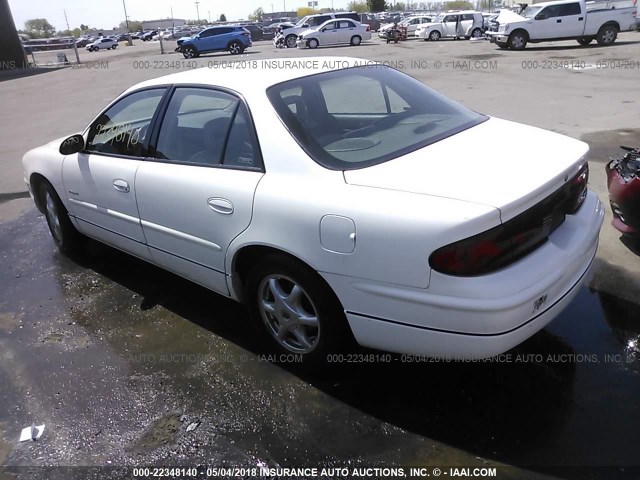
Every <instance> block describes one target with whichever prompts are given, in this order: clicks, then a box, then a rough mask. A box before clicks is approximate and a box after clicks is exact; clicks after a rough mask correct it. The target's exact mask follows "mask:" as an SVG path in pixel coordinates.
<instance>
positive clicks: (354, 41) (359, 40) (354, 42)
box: [350, 35, 362, 47]
mask: <svg viewBox="0 0 640 480" xmlns="http://www.w3.org/2000/svg"><path fill="white" fill-rule="evenodd" d="M350 43H351V45H353V46H354V47H357V46H358V45H360V44H361V43H362V38H361V37H360V36H359V35H354V36H353V37H351V42H350Z"/></svg>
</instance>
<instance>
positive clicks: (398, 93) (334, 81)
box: [267, 65, 487, 170]
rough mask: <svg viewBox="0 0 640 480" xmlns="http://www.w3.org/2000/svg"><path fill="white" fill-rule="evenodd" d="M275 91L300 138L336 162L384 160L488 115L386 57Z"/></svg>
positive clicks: (349, 165) (314, 154)
mask: <svg viewBox="0 0 640 480" xmlns="http://www.w3.org/2000/svg"><path fill="white" fill-rule="evenodd" d="M354 92H357V94H354ZM267 95H268V97H269V100H270V101H271V104H272V105H273V107H274V109H275V110H276V112H277V113H278V115H279V116H280V118H281V119H282V121H283V122H284V124H285V126H286V127H287V128H288V130H289V131H290V133H291V134H292V135H293V137H294V138H295V140H296V141H297V142H298V144H299V145H300V146H301V147H302V148H303V149H304V150H305V151H306V152H307V153H308V154H309V156H310V157H311V158H313V159H314V160H315V161H316V162H318V163H319V164H321V165H323V166H325V167H326V168H329V169H334V170H350V169H357V168H363V167H366V166H370V165H375V164H378V163H382V162H385V161H388V160H391V159H393V158H396V157H399V156H401V155H405V154H407V153H409V152H412V151H414V150H417V149H419V148H422V147H425V146H427V145H429V144H431V143H434V142H437V141H439V140H441V139H443V138H447V137H449V136H451V135H455V134H456V133H459V132H461V131H463V130H466V129H468V128H471V127H472V126H474V125H477V124H478V123H481V122H483V121H485V120H486V119H487V117H485V116H482V115H480V114H477V113H475V112H473V111H471V110H468V109H467V108H465V107H463V106H461V105H458V104H457V103H455V102H453V101H451V100H449V99H447V98H446V97H444V96H442V95H440V94H439V93H437V92H435V91H434V90H432V89H430V88H429V87H427V86H426V85H424V84H423V83H421V82H419V81H417V80H415V79H413V78H411V77H409V76H408V75H405V74H403V73H401V72H399V71H397V70H394V69H391V68H387V67H383V66H381V65H380V66H375V67H373V66H370V65H369V66H366V67H354V68H348V69H343V70H335V71H331V72H326V73H320V74H316V75H311V76H307V77H302V78H298V79H294V80H290V81H288V82H284V83H281V84H278V85H275V86H273V87H271V88H269V90H268V91H267ZM425 161H428V159H425Z"/></svg>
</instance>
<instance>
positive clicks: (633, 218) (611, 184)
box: [606, 147, 640, 239]
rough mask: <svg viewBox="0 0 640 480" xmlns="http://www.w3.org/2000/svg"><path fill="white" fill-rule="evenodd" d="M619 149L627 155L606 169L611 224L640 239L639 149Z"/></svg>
mask: <svg viewBox="0 0 640 480" xmlns="http://www.w3.org/2000/svg"><path fill="white" fill-rule="evenodd" d="M621 148H622V149H624V150H626V151H627V154H626V155H625V156H624V157H622V158H620V159H616V160H611V161H610V162H609V163H608V164H607V167H606V169H607V187H608V188H609V201H610V202H611V210H612V211H613V222H611V224H612V225H613V226H614V228H616V229H617V230H619V231H620V232H622V233H623V234H624V235H627V236H630V237H635V238H639V239H640V147H638V148H631V147H621Z"/></svg>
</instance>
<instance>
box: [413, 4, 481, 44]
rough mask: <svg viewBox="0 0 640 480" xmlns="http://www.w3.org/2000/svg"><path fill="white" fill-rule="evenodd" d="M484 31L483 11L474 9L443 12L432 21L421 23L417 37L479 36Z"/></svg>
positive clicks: (428, 38)
mask: <svg viewBox="0 0 640 480" xmlns="http://www.w3.org/2000/svg"><path fill="white" fill-rule="evenodd" d="M482 33H483V20H482V13H480V12H476V11H473V10H467V11H462V12H453V13H443V14H440V15H438V16H437V17H436V18H434V19H433V22H432V23H429V24H425V25H420V26H419V27H418V29H417V30H416V34H415V35H416V37H418V38H422V39H424V40H432V41H435V40H440V39H441V38H443V37H450V38H466V39H469V38H471V37H474V38H479V37H481V36H482Z"/></svg>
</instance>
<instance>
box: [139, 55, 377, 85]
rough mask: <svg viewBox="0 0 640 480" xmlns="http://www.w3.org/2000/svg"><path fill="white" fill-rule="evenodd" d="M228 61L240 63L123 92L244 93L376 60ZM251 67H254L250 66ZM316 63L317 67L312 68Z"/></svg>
mask: <svg viewBox="0 0 640 480" xmlns="http://www.w3.org/2000/svg"><path fill="white" fill-rule="evenodd" d="M285 62H287V63H285ZM229 63H230V64H233V63H239V64H243V68H235V69H234V68H231V67H230V66H227V67H226V68H225V67H223V68H197V69H193V70H187V71H184V72H179V73H173V74H170V75H165V76H163V77H158V78H154V79H151V80H146V81H144V82H141V83H138V84H137V85H134V86H132V87H130V88H129V89H127V90H126V92H127V93H128V92H131V91H134V90H138V89H140V88H148V87H153V86H160V85H173V84H193V85H203V86H217V87H223V88H228V89H230V90H235V91H237V92H238V93H240V94H245V93H248V92H251V91H255V90H256V88H258V89H261V90H266V89H267V88H269V87H270V86H272V85H276V84H278V83H281V82H286V81H288V80H293V79H295V78H301V77H305V76H308V75H313V74H316V73H321V72H329V71H332V70H339V69H341V68H349V67H355V66H358V65H374V64H376V63H377V62H374V61H371V60H367V59H363V58H353V57H292V58H270V59H263V60H247V61H237V62H229ZM254 66H255V68H253V67H254ZM316 66H317V68H314V67H316ZM245 67H246V68H245ZM252 68H253V69H254V70H259V72H260V74H259V75H252V74H250V72H251V69H252Z"/></svg>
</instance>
